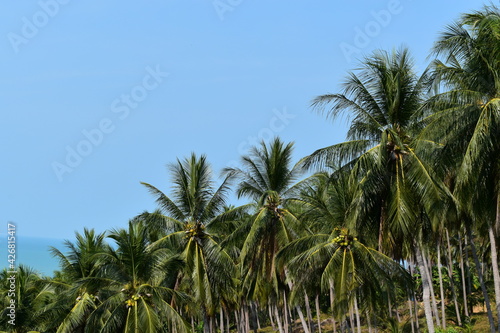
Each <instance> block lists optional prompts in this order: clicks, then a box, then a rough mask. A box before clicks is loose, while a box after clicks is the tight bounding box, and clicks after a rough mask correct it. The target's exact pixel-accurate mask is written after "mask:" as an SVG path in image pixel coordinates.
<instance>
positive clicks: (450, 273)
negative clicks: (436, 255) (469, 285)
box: [444, 228, 467, 326]
mask: <svg viewBox="0 0 500 333" xmlns="http://www.w3.org/2000/svg"><path fill="white" fill-rule="evenodd" d="M444 230H445V234H446V245H447V250H448V251H447V252H448V256H447V260H446V261H447V266H448V277H449V278H450V285H451V295H452V297H453V303H454V305H455V314H456V316H457V323H458V326H462V316H461V315H460V308H459V307H458V300H457V293H456V288H455V282H454V280H453V260H452V258H451V245H450V235H449V233H448V229H447V228H445V229H444ZM459 238H460V237H459ZM460 257H461V256H460ZM464 302H465V305H466V304H467V295H466V294H464ZM466 313H467V310H466Z"/></svg>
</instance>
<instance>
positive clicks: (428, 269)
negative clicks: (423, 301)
mask: <svg viewBox="0 0 500 333" xmlns="http://www.w3.org/2000/svg"><path fill="white" fill-rule="evenodd" d="M422 259H423V261H424V267H425V270H426V274H427V276H428V279H429V288H430V294H431V305H432V311H433V312H434V316H435V317H436V325H437V326H438V327H441V319H440V318H439V311H438V308H437V302H436V296H435V295H436V294H435V292H434V283H433V281H432V267H431V259H430V254H429V255H428V256H426V255H425V250H424V251H423V255H422ZM427 259H428V260H427Z"/></svg>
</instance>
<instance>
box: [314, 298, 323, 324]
mask: <svg viewBox="0 0 500 333" xmlns="http://www.w3.org/2000/svg"><path fill="white" fill-rule="evenodd" d="M314 303H316V318H317V319H318V331H319V333H321V310H320V308H319V294H316V298H315V300H314Z"/></svg>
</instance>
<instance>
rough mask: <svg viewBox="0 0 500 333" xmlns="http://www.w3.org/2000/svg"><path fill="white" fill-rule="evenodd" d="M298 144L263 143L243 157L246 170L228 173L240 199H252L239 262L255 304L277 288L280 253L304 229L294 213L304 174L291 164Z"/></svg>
mask: <svg viewBox="0 0 500 333" xmlns="http://www.w3.org/2000/svg"><path fill="white" fill-rule="evenodd" d="M292 151H293V143H288V144H286V145H285V143H283V142H282V141H281V140H280V139H279V138H275V139H274V140H273V141H271V142H270V143H269V144H266V143H265V142H261V144H260V146H259V147H253V148H252V149H251V151H250V155H247V156H243V157H242V164H243V166H242V168H227V169H225V173H226V174H227V175H228V176H230V177H234V178H236V179H237V181H238V185H237V188H236V193H237V195H238V198H241V197H248V198H250V199H251V200H252V206H253V215H252V217H251V218H249V219H248V220H247V221H246V223H244V224H243V225H242V226H241V227H240V228H239V229H238V230H236V231H235V233H236V234H241V236H242V237H243V245H242V249H241V255H240V262H241V265H242V266H241V267H242V269H243V270H244V274H243V276H244V281H243V284H244V288H245V289H246V291H247V296H248V297H249V298H250V299H257V298H259V297H262V298H263V299H266V298H267V296H268V295H269V293H271V292H272V288H273V284H274V287H277V282H278V280H277V279H276V276H275V271H276V264H275V257H276V253H278V251H279V250H280V249H281V248H282V247H283V246H284V245H285V244H287V243H288V242H290V241H291V240H292V239H294V238H295V237H296V235H297V230H298V228H299V226H300V223H299V221H298V220H297V218H296V216H295V214H294V213H293V212H292V211H290V210H289V206H290V202H292V201H293V200H294V196H293V193H294V189H295V188H294V187H293V184H294V183H295V182H296V181H297V179H298V176H299V175H300V169H299V168H298V167H296V166H293V165H292V164H291V158H292Z"/></svg>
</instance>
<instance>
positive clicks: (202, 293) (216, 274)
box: [139, 154, 237, 331]
mask: <svg viewBox="0 0 500 333" xmlns="http://www.w3.org/2000/svg"><path fill="white" fill-rule="evenodd" d="M170 171H171V173H172V181H173V184H174V186H173V191H172V192H173V194H172V197H171V198H170V197H169V196H167V195H165V194H164V193H163V192H161V191H160V190H159V189H157V188H156V187H154V186H152V185H150V184H147V183H143V184H144V185H145V186H146V187H147V188H148V190H149V191H150V192H151V193H152V194H153V195H154V196H156V198H157V200H156V201H157V203H158V205H159V206H160V210H159V211H156V212H154V213H145V214H143V215H142V216H140V218H139V219H140V220H143V221H145V223H146V224H147V229H148V231H149V234H150V235H151V234H154V233H155V230H161V232H162V234H160V235H158V234H156V235H154V236H153V240H155V241H154V243H153V245H154V246H155V247H170V248H176V249H178V251H179V252H180V253H182V258H183V260H184V261H185V268H184V270H183V271H182V272H181V273H179V276H178V277H177V282H176V285H177V286H182V285H183V286H188V291H189V292H190V293H191V295H192V296H193V298H194V303H195V304H198V305H199V307H200V310H201V312H202V314H203V316H204V329H205V331H208V330H210V331H212V330H213V318H214V316H215V314H216V313H217V310H218V308H219V307H220V305H221V303H222V302H223V301H224V300H225V299H229V300H230V299H231V298H232V297H233V296H234V294H235V292H234V288H235V281H234V277H235V271H236V269H235V265H234V262H233V260H232V259H231V257H230V256H229V255H228V253H227V252H226V251H225V250H224V249H222V247H221V246H220V245H219V241H220V237H221V235H222V234H226V233H228V232H230V231H231V228H232V224H231V219H232V218H234V216H236V215H237V213H236V212H235V211H234V210H229V211H225V210H224V208H225V206H226V194H227V192H228V190H229V178H228V177H226V178H225V179H224V180H223V181H222V184H221V185H220V186H219V187H218V188H216V187H215V183H214V181H213V179H212V173H211V169H210V166H209V164H208V163H207V160H206V157H205V156H201V157H197V156H196V155H195V154H192V155H191V157H190V158H186V159H184V160H183V161H180V160H177V162H176V163H175V164H172V165H170ZM150 237H151V236H150ZM183 280H188V282H186V281H183Z"/></svg>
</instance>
